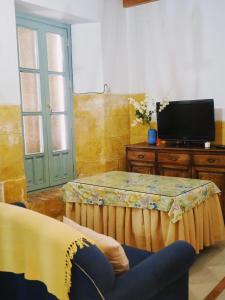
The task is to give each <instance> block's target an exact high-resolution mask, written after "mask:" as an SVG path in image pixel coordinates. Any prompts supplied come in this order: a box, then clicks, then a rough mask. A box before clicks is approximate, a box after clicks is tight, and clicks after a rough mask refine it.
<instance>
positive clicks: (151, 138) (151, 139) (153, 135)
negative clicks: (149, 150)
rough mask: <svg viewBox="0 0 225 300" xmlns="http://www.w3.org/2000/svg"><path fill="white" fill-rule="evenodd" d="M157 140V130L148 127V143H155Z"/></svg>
mask: <svg viewBox="0 0 225 300" xmlns="http://www.w3.org/2000/svg"><path fill="white" fill-rule="evenodd" d="M156 140H157V130H156V129H149V130H148V144H150V145H155V144H156Z"/></svg>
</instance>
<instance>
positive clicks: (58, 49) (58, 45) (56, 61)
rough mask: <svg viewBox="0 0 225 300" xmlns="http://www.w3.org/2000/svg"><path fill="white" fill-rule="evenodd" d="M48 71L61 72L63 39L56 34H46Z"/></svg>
mask: <svg viewBox="0 0 225 300" xmlns="http://www.w3.org/2000/svg"><path fill="white" fill-rule="evenodd" d="M46 39H47V52H48V53H47V54H48V70H49V71H54V72H63V39H62V37H61V35H59V34H56V33H50V32H48V33H46Z"/></svg>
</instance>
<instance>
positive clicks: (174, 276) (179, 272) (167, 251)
mask: <svg viewBox="0 0 225 300" xmlns="http://www.w3.org/2000/svg"><path fill="white" fill-rule="evenodd" d="M195 257H196V255H195V251H194V249H193V247H192V246H191V245H190V244H188V243H187V242H185V241H177V242H175V243H173V244H171V245H170V246H168V247H166V248H164V249H162V250H161V251H159V252H157V253H155V254H153V255H151V256H150V257H149V258H146V259H145V260H143V261H142V262H140V263H139V264H137V265H136V266H134V267H133V268H132V269H131V270H129V271H128V272H126V273H124V274H123V275H121V276H119V277H118V278H117V279H116V282H115V286H114V289H113V290H112V291H111V292H110V293H109V294H108V296H107V297H106V299H107V300H114V299H116V300H122V299H140V300H141V299H151V298H153V297H154V296H155V295H157V294H158V293H160V292H161V291H162V290H163V289H165V288H166V287H167V286H169V285H170V284H172V283H173V282H174V281H176V280H178V279H179V278H181V277H182V276H184V275H185V274H187V273H188V269H189V267H190V266H191V265H192V263H193V262H194V260H195ZM187 288H188V286H187Z"/></svg>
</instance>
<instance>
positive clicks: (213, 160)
mask: <svg viewBox="0 0 225 300" xmlns="http://www.w3.org/2000/svg"><path fill="white" fill-rule="evenodd" d="M208 162H209V163H214V162H216V159H215V158H209V159H208Z"/></svg>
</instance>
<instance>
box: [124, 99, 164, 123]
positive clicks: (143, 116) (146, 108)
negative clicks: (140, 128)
mask: <svg viewBox="0 0 225 300" xmlns="http://www.w3.org/2000/svg"><path fill="white" fill-rule="evenodd" d="M128 100H129V103H130V104H132V105H133V107H134V108H135V111H136V117H137V118H136V119H135V120H134V121H133V122H132V124H131V126H132V127H133V126H136V125H137V124H138V123H142V124H144V123H146V124H148V125H150V123H151V121H152V115H153V114H155V113H156V100H155V99H153V98H150V97H149V95H148V94H146V95H145V98H144V100H142V101H141V102H140V103H139V102H138V101H136V100H135V99H133V98H128ZM168 104H169V98H168V97H164V98H163V99H162V100H161V101H160V106H159V112H161V111H162V110H163V109H164V108H165V107H166V106H167V105H168Z"/></svg>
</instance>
